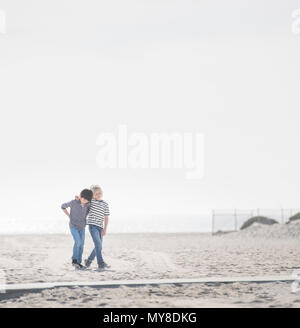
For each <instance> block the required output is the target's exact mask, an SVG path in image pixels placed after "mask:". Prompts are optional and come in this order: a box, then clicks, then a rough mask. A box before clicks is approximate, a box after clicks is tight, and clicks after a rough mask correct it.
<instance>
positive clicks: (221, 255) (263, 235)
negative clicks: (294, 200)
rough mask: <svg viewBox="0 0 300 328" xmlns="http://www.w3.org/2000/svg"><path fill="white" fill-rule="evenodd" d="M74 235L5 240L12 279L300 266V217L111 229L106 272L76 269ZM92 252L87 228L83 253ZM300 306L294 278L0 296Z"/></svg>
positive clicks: (273, 270)
mask: <svg viewBox="0 0 300 328" xmlns="http://www.w3.org/2000/svg"><path fill="white" fill-rule="evenodd" d="M72 245H73V241H72V237H71V236H70V235H18V236H13V235H11V236H1V237H0V258H1V264H0V269H2V270H4V272H5V276H6V283H7V284H16V283H33V282H56V281H61V282H67V281H70V282H71V281H96V280H97V281H99V280H103V281H105V280H120V279H122V280H123V279H128V280H132V279H151V278H153V279H154V278H155V279H162V278H199V277H242V276H265V275H271V276H275V275H276V276H278V275H291V276H292V273H293V271H294V270H296V269H297V268H298V269H299V268H300V222H294V223H291V224H288V225H286V224H285V225H279V224H278V225H274V226H263V225H258V224H256V225H253V226H251V227H249V228H248V229H246V230H243V231H239V232H233V233H227V234H220V235H214V236H212V235H211V234H208V233H184V234H108V235H107V236H106V237H105V239H104V245H103V247H104V252H103V254H104V259H105V261H106V262H107V263H109V264H110V265H111V267H110V268H109V269H107V270H106V271H104V272H99V271H97V270H96V263H93V265H92V268H91V269H90V270H85V271H79V270H75V269H74V268H73V267H72V266H71V250H72ZM91 249H92V242H91V238H90V236H89V233H88V231H87V234H86V245H85V249H84V258H85V257H86V256H87V255H88V253H89V251H90V250H91ZM157 306H159V307H300V292H298V293H293V292H292V290H291V283H290V282H276V283H274V282H273V283H226V284H224V283H207V284H193V285H161V286H144V287H118V288H95V287H70V288H66V287H60V288H53V289H49V290H43V291H29V292H6V293H2V294H0V307H157Z"/></svg>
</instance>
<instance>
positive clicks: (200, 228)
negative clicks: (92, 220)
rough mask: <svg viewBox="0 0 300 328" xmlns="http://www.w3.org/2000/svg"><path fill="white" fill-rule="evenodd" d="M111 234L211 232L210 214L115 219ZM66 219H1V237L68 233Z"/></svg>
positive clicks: (110, 227) (111, 221) (110, 225)
mask: <svg viewBox="0 0 300 328" xmlns="http://www.w3.org/2000/svg"><path fill="white" fill-rule="evenodd" d="M108 232H109V233H147V232H149V233H156V232H157V233H180V232H211V216H210V215H203V214H201V215H193V216H186V217H184V216H155V215H153V216H147V217H142V216H132V217H130V218H128V217H114V218H113V219H111V220H110V222H109V226H108ZM68 233H69V224H68V219H67V218H65V217H53V218H41V219H38V218H31V219H25V218H6V219H1V220H0V235H11V234H68Z"/></svg>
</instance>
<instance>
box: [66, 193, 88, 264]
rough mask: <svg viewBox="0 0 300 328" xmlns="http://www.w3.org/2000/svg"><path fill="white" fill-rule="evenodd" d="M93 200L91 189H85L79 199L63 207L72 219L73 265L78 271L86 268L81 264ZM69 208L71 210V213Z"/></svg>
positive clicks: (70, 224)
mask: <svg viewBox="0 0 300 328" xmlns="http://www.w3.org/2000/svg"><path fill="white" fill-rule="evenodd" d="M92 198H93V192H92V191H91V190H89V189H84V190H82V192H81V193H80V196H79V198H78V199H73V200H71V201H70V202H68V203H64V204H62V205H61V208H62V210H63V211H64V213H65V214H66V215H67V216H68V217H69V218H70V223H69V226H70V230H71V234H72V236H73V239H74V247H73V256H72V265H73V266H75V268H77V269H83V268H84V266H83V265H82V264H81V262H82V253H83V247H84V240H85V226H86V217H87V215H88V212H89V208H90V201H91V200H92ZM67 208H70V213H69V211H68V210H67Z"/></svg>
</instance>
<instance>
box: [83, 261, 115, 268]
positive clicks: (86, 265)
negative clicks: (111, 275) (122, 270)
mask: <svg viewBox="0 0 300 328" xmlns="http://www.w3.org/2000/svg"><path fill="white" fill-rule="evenodd" d="M84 264H85V267H86V268H89V267H90V266H91V264H92V261H90V260H84ZM106 268H109V265H108V264H106V263H105V262H104V261H103V262H101V263H100V264H98V269H100V270H104V269H106Z"/></svg>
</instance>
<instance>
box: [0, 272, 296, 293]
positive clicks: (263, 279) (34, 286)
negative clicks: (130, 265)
mask: <svg viewBox="0 0 300 328" xmlns="http://www.w3.org/2000/svg"><path fill="white" fill-rule="evenodd" d="M294 280H295V278H293V277H292V276H291V275H290V276H248V277H202V278H177V279H141V280H105V281H72V282H49V283H26V284H7V285H2V286H0V290H5V291H6V292H9V291H20V290H28V291H29V290H42V289H49V288H57V287H74V286H80V287H83V286H90V287H102V288H109V287H120V286H146V285H172V284H205V283H235V282H253V283H267V282H277V281H282V282H288V281H294Z"/></svg>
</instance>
